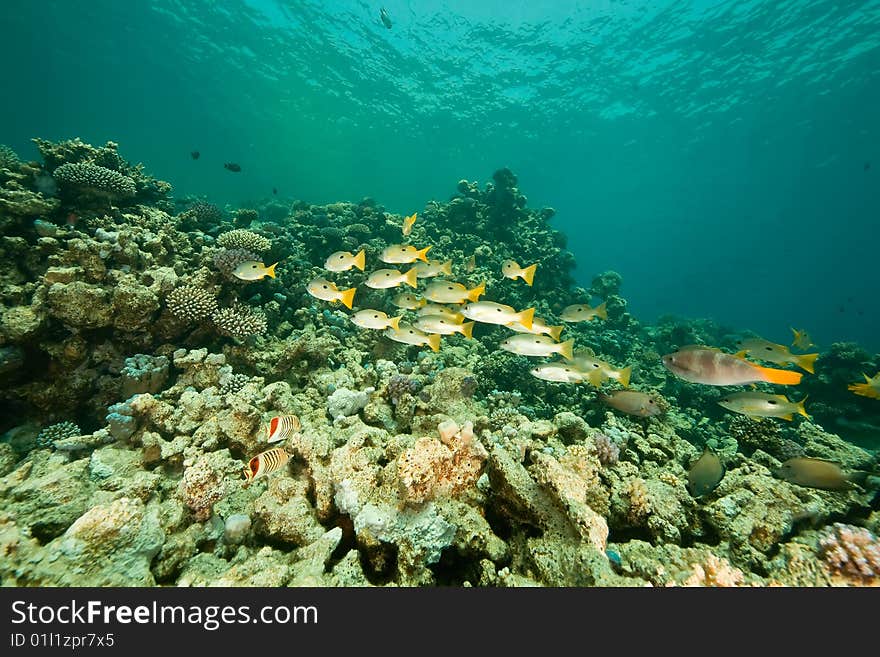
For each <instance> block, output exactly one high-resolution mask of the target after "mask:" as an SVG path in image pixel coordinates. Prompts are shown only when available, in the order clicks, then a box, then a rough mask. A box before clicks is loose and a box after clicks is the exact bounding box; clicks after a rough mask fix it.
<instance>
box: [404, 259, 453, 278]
mask: <svg viewBox="0 0 880 657" xmlns="http://www.w3.org/2000/svg"><path fill="white" fill-rule="evenodd" d="M413 269H415V270H416V276H417V277H418V278H433V277H434V276H452V260H447V261H446V262H440V261H439V260H428V261H427V262H417V263H416V264H414V265H413Z"/></svg>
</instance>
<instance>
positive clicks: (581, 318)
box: [559, 301, 608, 322]
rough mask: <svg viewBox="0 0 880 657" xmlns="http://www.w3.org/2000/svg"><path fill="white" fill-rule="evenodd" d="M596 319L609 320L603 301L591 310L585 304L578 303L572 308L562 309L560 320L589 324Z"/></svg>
mask: <svg viewBox="0 0 880 657" xmlns="http://www.w3.org/2000/svg"><path fill="white" fill-rule="evenodd" d="M594 317H598V318H599V319H608V311H607V310H606V309H605V302H604V301H603V302H602V303H600V304H599V305H598V306H596V307H595V308H591V307H590V306H589V305H588V304H585V303H576V304H574V305H572V306H566V307H565V308H563V309H562V313H561V314H560V315H559V319H561V320H562V321H563V322H589V321H590V320H591V319H593V318H594Z"/></svg>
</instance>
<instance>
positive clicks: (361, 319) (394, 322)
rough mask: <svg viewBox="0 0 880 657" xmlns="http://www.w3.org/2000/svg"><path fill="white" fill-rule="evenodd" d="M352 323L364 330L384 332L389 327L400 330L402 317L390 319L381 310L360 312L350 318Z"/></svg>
mask: <svg viewBox="0 0 880 657" xmlns="http://www.w3.org/2000/svg"><path fill="white" fill-rule="evenodd" d="M349 319H350V320H351V323H352V324H354V325H355V326H359V327H361V328H364V329H372V330H382V329H386V328H388V327H391V328H393V329H394V330H395V331H396V330H398V329H399V326H400V317H389V316H388V315H386V314H385V313H383V312H382V311H381V310H372V309H366V310H358V311H357V312H356V313H355V314H354V315H352V316H351V317H349Z"/></svg>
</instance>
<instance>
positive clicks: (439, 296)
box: [424, 281, 486, 303]
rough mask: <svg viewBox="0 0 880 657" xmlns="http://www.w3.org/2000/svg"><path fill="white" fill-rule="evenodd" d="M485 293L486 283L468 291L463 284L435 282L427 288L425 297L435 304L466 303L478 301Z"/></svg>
mask: <svg viewBox="0 0 880 657" xmlns="http://www.w3.org/2000/svg"><path fill="white" fill-rule="evenodd" d="M485 291H486V284H485V283H480V284H479V285H477V287H473V288H471V289H468V288H466V287H465V286H464V285H462V284H461V283H453V282H451V281H434V282H433V283H429V284H428V287H426V288H425V293H424V297H425V298H426V299H427V300H428V301H433V302H434V303H464V302H466V301H477V300H478V299H479V298H480V296H482V294H483V292H485Z"/></svg>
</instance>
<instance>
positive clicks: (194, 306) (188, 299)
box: [165, 285, 217, 321]
mask: <svg viewBox="0 0 880 657" xmlns="http://www.w3.org/2000/svg"><path fill="white" fill-rule="evenodd" d="M165 302H166V303H167V304H168V310H170V311H171V312H172V313H173V314H174V315H175V316H176V317H179V318H180V319H185V320H188V321H197V320H200V319H204V318H205V317H210V316H211V315H212V314H213V313H215V312H217V298H216V297H215V296H214V295H213V294H212V293H211V292H210V291H208V290H206V289H204V288H202V287H196V286H195V285H181V286H180V287H176V288H174V289H173V290H171V292H169V293H168V297H167V298H166V299H165Z"/></svg>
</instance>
